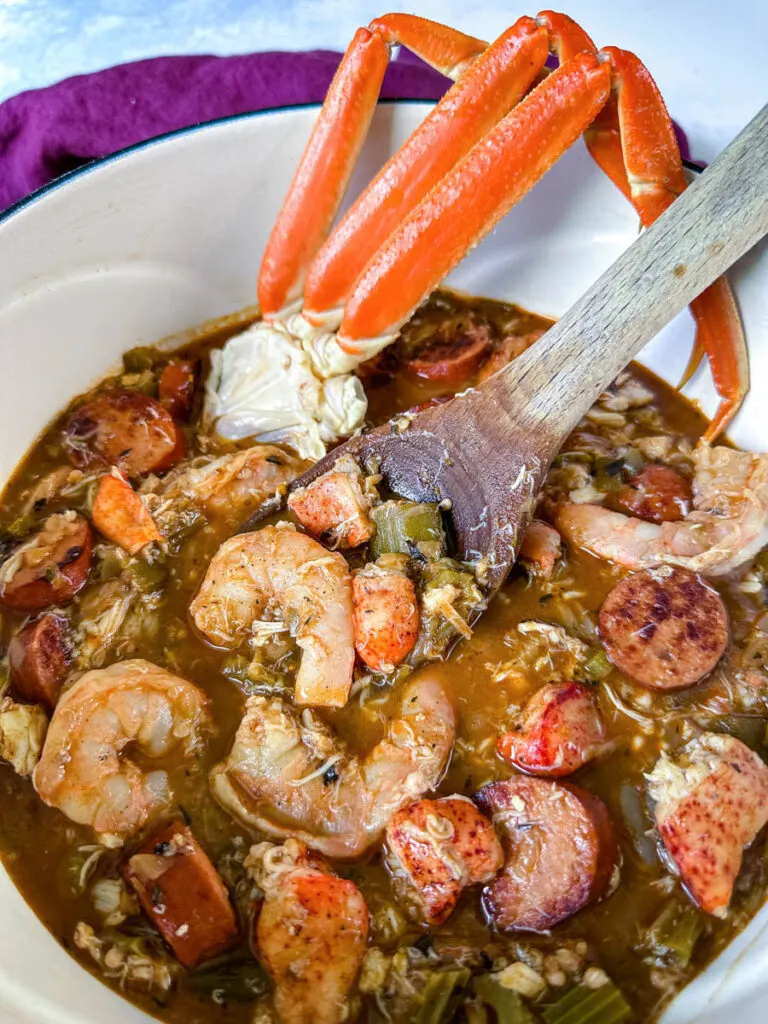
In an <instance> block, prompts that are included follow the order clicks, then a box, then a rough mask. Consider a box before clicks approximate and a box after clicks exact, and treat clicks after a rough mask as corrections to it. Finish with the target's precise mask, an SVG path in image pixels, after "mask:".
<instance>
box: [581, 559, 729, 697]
mask: <svg viewBox="0 0 768 1024" xmlns="http://www.w3.org/2000/svg"><path fill="white" fill-rule="evenodd" d="M728 636H729V631H728V612H727V611H726V608H725V604H724V603H723V599H722V598H721V597H720V595H719V594H718V593H717V591H716V590H714V589H713V588H712V587H710V586H709V584H708V583H705V582H704V580H703V579H701V577H700V576H697V575H696V574H695V573H692V572H689V571H688V569H677V568H675V569H673V568H671V567H670V566H661V567H660V568H658V569H646V570H644V571H642V572H635V573H632V575H630V576H627V577H625V579H623V580H622V581H621V582H620V583H617V584H616V586H615V587H614V588H613V590H612V591H611V592H610V594H609V595H608V597H607V598H606V599H605V603H604V604H603V607H602V608H601V609H600V637H601V639H602V641H603V644H604V646H605V650H606V653H607V654H608V657H609V658H610V659H611V661H612V662H613V663H614V665H616V667H617V668H619V669H620V670H621V671H622V672H624V673H626V675H628V676H629V677H630V678H631V679H634V680H635V681H636V682H638V683H642V685H643V686H648V687H650V688H651V689H653V690H678V689H680V688H681V687H684V686H692V685H693V683H697V682H698V681H699V680H700V679H703V678H704V676H706V675H709V673H710V672H711V671H712V669H713V668H714V667H715V665H717V663H718V661H719V660H720V658H721V657H722V655H723V653H724V651H725V649H726V647H727V646H728Z"/></svg>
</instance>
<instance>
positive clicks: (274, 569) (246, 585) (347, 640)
mask: <svg viewBox="0 0 768 1024" xmlns="http://www.w3.org/2000/svg"><path fill="white" fill-rule="evenodd" d="M189 610H190V614H191V616H192V621H193V622H194V624H195V626H196V627H197V628H198V629H199V630H200V632H201V633H203V634H205V636H206V637H207V638H208V639H209V640H210V641H211V643H213V644H215V645H216V646H218V647H238V646H240V645H241V644H242V643H243V642H244V641H245V640H246V639H247V638H248V637H249V636H251V635H252V633H253V626H254V623H258V622H259V621H260V620H261V619H262V617H264V616H268V617H269V618H275V617H276V616H279V617H280V618H281V619H285V621H286V622H287V623H288V624H289V625H290V627H291V632H292V633H293V635H294V636H295V637H296V642H297V643H298V645H299V647H300V648H301V649H302V651H303V656H302V659H301V664H300V666H299V671H298V673H297V675H296V701H297V703H299V704H319V705H322V706H324V707H343V706H344V704H346V702H347V697H348V695H349V688H350V686H351V684H352V668H353V665H354V660H355V639H354V633H353V629H352V584H351V577H350V572H349V566H348V565H347V562H346V560H345V559H344V557H343V556H342V555H340V554H337V553H334V552H332V551H326V549H325V548H324V547H323V546H322V545H321V544H318V542H317V541H316V540H313V539H312V538H311V537H307V536H305V535H304V534H303V533H297V532H296V530H292V529H290V528H285V527H277V526H265V527H264V528H263V529H262V530H259V531H257V532H256V533H243V534H240V535H239V536H237V537H231V538H230V539H229V540H228V541H225V542H224V543H223V544H222V545H221V547H220V548H219V550H218V551H217V553H216V555H215V556H214V558H213V561H212V562H211V564H210V566H209V567H208V572H207V573H206V576H205V579H204V580H203V584H202V586H201V587H200V590H199V591H198V594H197V596H196V597H195V599H194V601H193V602H192V604H191V605H190V608H189Z"/></svg>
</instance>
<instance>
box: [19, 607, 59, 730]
mask: <svg viewBox="0 0 768 1024" xmlns="http://www.w3.org/2000/svg"><path fill="white" fill-rule="evenodd" d="M69 658H70V644H69V638H68V636H67V623H66V620H65V619H64V618H62V616H61V615H54V614H53V613H52V612H48V613H47V614H46V615H43V616H41V617H40V618H39V619H36V620H35V621H34V622H29V623H28V624H27V625H26V626H24V628H23V629H21V630H19V632H18V633H17V634H16V636H14V638H13V639H12V640H11V642H10V644H9V646H8V665H9V668H10V677H11V686H12V687H13V689H14V690H15V692H16V693H17V694H18V696H19V697H21V699H22V700H25V701H29V703H30V704H40V705H42V707H44V708H45V709H46V711H48V712H52V711H53V709H54V708H55V707H56V701H57V700H58V699H59V693H60V692H61V684H62V683H63V682H64V680H65V679H66V677H67V672H68V670H69Z"/></svg>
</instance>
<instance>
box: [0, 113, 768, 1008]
mask: <svg viewBox="0 0 768 1024" xmlns="http://www.w3.org/2000/svg"><path fill="white" fill-rule="evenodd" d="M428 109H429V105H428V104H423V103H396V104H383V105H380V107H379V108H378V111H377V113H376V116H375V118H374V120H373V125H372V128H371V132H370V136H369V139H368V142H367V143H366V147H365V150H364V152H363V156H362V159H361V164H360V167H359V169H358V171H357V172H356V175H355V178H354V179H353V182H352V187H351V189H350V195H355V194H356V193H357V192H358V191H359V189H360V187H361V186H362V184H363V183H364V182H365V181H367V180H368V179H369V178H370V177H371V175H372V173H373V172H374V171H375V170H376V169H377V167H378V166H379V165H380V164H381V163H382V162H383V161H384V159H385V158H386V157H388V156H389V155H390V154H391V153H392V152H393V151H394V150H395V149H396V148H397V147H398V146H399V145H400V144H401V143H402V142H403V140H404V139H405V138H406V137H407V135H408V134H409V133H410V132H411V131H412V130H413V128H414V127H415V126H416V124H417V123H418V122H419V121H420V120H421V118H422V117H423V116H424V114H425V113H426V111H427V110H428ZM315 116H316V107H306V108H296V109H292V110H283V111H276V112H267V113H261V114H256V115H251V116H244V117H237V118H234V119H230V120H226V121H222V122H218V123H214V124H211V125H206V126H202V127H199V128H193V129H190V130H187V131H182V132H180V133H176V134H174V135H172V136H170V137H167V138H164V139H162V140H158V141H154V142H150V143H147V144H144V145H141V146H138V147H135V148H134V149H132V150H130V151H128V152H126V153H122V154H120V155H118V156H116V157H113V158H110V159H107V160H105V161H102V162H101V163H98V164H96V165H94V166H91V167H89V168H86V169H85V170H83V171H80V172H76V173H75V174H73V175H70V176H68V177H67V178H66V179H65V180H63V181H61V182H59V183H57V184H55V185H53V186H51V187H49V188H48V189H45V190H43V191H42V192H40V193H38V194H36V195H35V196H33V197H32V198H31V199H29V200H27V201H26V202H24V203H22V204H20V205H19V206H17V207H16V208H14V209H12V210H10V211H9V212H8V213H6V215H5V216H4V217H0V356H1V360H0V366H1V367H2V370H1V371H0V439H1V440H0V482H2V481H4V480H5V479H6V478H7V477H8V475H9V474H10V473H11V472H12V470H13V468H14V466H15V465H16V464H17V462H18V460H19V459H20V458H21V457H22V456H23V454H24V453H25V451H26V450H27V449H28V448H29V446H30V445H31V444H32V443H33V441H34V440H35V438H36V437H37V436H38V434H39V433H40V431H41V430H42V428H43V427H44V426H45V425H46V423H47V422H48V421H49V420H50V419H51V417H52V416H53V414H54V413H56V412H57V411H58V410H59V409H60V408H61V407H62V406H63V405H64V404H65V403H66V402H67V401H68V400H69V399H71V398H72V397H73V396H74V395H76V394H78V393H79V392H82V391H84V390H86V389H87V388H88V387H89V386H90V385H91V384H92V383H93V382H94V381H96V380H97V379H98V378H99V377H100V376H101V375H103V374H104V373H105V372H106V371H108V370H110V369H111V368H113V367H115V365H116V363H117V362H118V360H119V357H120V355H121V353H122V352H123V351H125V350H126V349H128V348H131V347H132V346H134V345H140V344H148V343H152V342H154V341H156V340H157V339H159V338H163V337H164V336H167V335H170V334H175V333H178V332H180V331H183V330H185V329H188V328H192V327H194V326H195V325H197V324H200V323H201V322H202V321H205V320H209V319H212V318H215V317H220V316H222V315H224V314H227V313H231V312H233V311H235V310H238V309H241V308H243V307H245V306H248V305H250V304H251V303H253V302H254V297H255V281H256V273H257V270H258V266H259V260H260V258H261V253H262V251H263V249H264V245H265V242H266V240H267V236H268V234H269V231H270V228H271V226H272V223H273V221H274V219H275V215H276V213H277V210H278V208H279V206H280V203H281V201H282V198H283V196H284V194H285V191H286V188H287V186H288V183H289V181H290V179H291V176H292V174H293V171H294V168H295V167H296V164H297V161H298V159H299V155H300V153H301V151H302V149H303V147H304V144H305V142H306V140H307V137H308V135H309V131H310V129H311V127H312V124H313V121H314V118H315ZM636 233H637V220H636V217H635V216H634V214H633V212H632V210H631V208H630V206H629V204H628V203H626V202H625V200H624V199H623V198H622V197H621V196H620V195H619V193H618V192H617V191H616V190H615V189H614V188H613V186H612V185H611V184H610V183H609V182H608V181H607V180H606V179H605V178H603V176H602V175H601V174H600V173H599V172H598V171H597V170H596V168H595V167H594V165H593V164H592V162H591V161H590V159H589V158H588V156H587V154H586V151H585V149H584V147H583V146H582V145H581V144H577V145H576V146H575V147H573V149H572V150H571V151H570V152H569V153H567V154H566V156H565V157H564V158H563V159H562V160H561V161H560V163H559V164H557V166H556V167H555V168H554V170H553V171H551V172H550V173H549V174H548V175H547V177H546V178H545V179H544V181H543V182H542V183H541V184H539V185H538V186H537V187H536V188H535V189H534V191H533V192H532V193H531V194H530V195H529V196H528V197H526V199H524V200H523V202H522V203H520V205H519V206H518V207H517V208H516V209H515V210H514V211H513V212H512V213H511V214H510V215H509V216H508V217H507V218H506V220H505V221H504V222H503V223H502V224H501V225H500V227H499V228H498V229H497V230H496V232H495V233H494V234H493V235H492V236H491V237H489V238H488V239H486V241H485V242H483V243H482V244H481V245H480V246H479V247H478V248H477V249H476V250H475V251H474V252H473V253H472V255H471V256H470V257H469V258H468V259H467V260H466V261H465V262H464V264H463V265H462V266H461V267H460V268H459V269H458V270H457V271H456V272H455V273H454V274H453V275H452V276H451V278H450V283H451V284H453V285H455V286H456V287H459V288H463V289H465V290H467V291H469V292H472V293H476V294H482V295H489V296H493V297H495V298H504V299H509V300H512V301H514V302H517V303H520V304H521V305H523V306H527V307H528V308H530V309H531V310H534V311H535V312H537V313H542V314H546V315H549V316H554V317H556V316H558V315H560V314H561V313H563V312H564V311H565V310H566V309H567V307H568V306H569V305H570V304H571V302H573V301H574V300H575V299H576V298H578V297H579V295H580V294H581V293H582V292H583V291H584V290H585V289H586V288H587V286H588V285H589V284H590V283H591V282H592V281H593V280H594V279H595V278H596V277H597V276H598V275H599V274H600V273H601V272H602V271H603V270H604V269H605V268H606V267H607V266H608V265H609V264H610V263H611V262H612V261H613V260H614V259H615V257H616V256H617V255H618V254H619V253H620V252H621V251H622V250H623V249H624V248H625V247H626V246H627V245H629V243H630V242H631V241H632V239H633V238H634V237H635V235H636ZM734 281H735V284H736V287H737V293H738V298H739V302H740V305H741V309H742V313H743V315H744V320H745V325H746V329H747V335H748V339H749V342H750V353H751V360H752V378H753V382H754V385H753V390H752V394H751V395H750V398H749V399H748V401H747V403H746V404H745V406H744V410H743V412H742V414H741V416H740V417H739V419H738V421H737V423H736V426H735V429H734V431H733V436H734V438H735V439H736V440H737V441H738V442H739V443H741V444H743V445H745V446H748V447H753V448H757V449H763V450H768V420H766V417H765V414H764V412H762V411H761V408H762V407H761V402H764V400H765V399H764V397H763V396H762V395H761V387H760V385H761V383H762V382H763V381H765V380H766V379H768V287H766V285H767V284H768V249H766V248H765V247H763V248H762V249H761V250H760V251H754V252H753V253H752V254H751V255H749V256H747V257H746V258H745V260H743V261H742V264H741V265H740V266H739V268H738V269H737V271H736V272H735V273H734ZM692 337H693V331H692V324H691V321H690V319H689V317H688V315H687V314H685V315H684V316H681V317H680V318H679V319H678V321H676V322H675V323H674V324H672V325H671V326H670V327H669V328H668V329H667V330H665V331H664V332H663V333H662V334H661V335H660V336H659V337H658V338H657V339H656V340H655V341H654V342H653V343H652V344H651V345H650V346H649V347H648V348H647V349H646V350H645V351H644V353H643V354H642V356H641V360H642V361H643V362H644V363H645V364H646V365H648V366H650V367H651V368H652V369H654V370H655V371H656V372H657V373H659V374H660V375H661V376H662V377H664V378H666V379H667V380H668V381H670V382H673V383H674V382H675V381H676V380H677V379H678V378H679V377H680V374H681V372H682V369H683V367H684V365H685V362H686V359H687V356H688V353H689V351H690V346H691V341H692ZM693 384H694V386H693V388H692V389H691V391H690V393H691V394H692V395H693V396H694V397H696V398H698V399H699V400H700V401H701V402H702V404H703V406H704V408H705V409H706V411H707V412H709V413H711V412H712V411H713V409H714V407H715V404H716V400H715V395H714V392H713V390H712V386H711V383H710V380H709V376H708V373H707V371H706V368H704V369H703V370H701V371H699V373H698V374H697V377H696V379H695V380H694V382H693ZM1 821H2V818H1V812H0V827H2V824H1ZM63 824H64V819H62V827H63ZM0 923H1V926H0V1021H2V1022H3V1024H104V1022H105V1021H109V1022H110V1024H139V1022H141V1021H144V1022H146V1021H148V1019H149V1018H147V1017H146V1016H145V1015H144V1014H143V1013H141V1012H140V1011H139V1010H137V1009H134V1008H133V1007H132V1006H130V1005H129V1004H128V1003H126V1002H124V1001H122V1000H121V999H120V998H119V997H118V996H116V995H114V994H113V993H112V992H111V991H110V990H108V989H107V988H106V987H104V986H102V985H101V984H100V983H99V982H98V981H96V980H95V979H93V978H92V977H90V976H89V975H88V974H87V973H86V972H85V971H83V970H82V969H81V968H80V967H79V966H78V965H77V964H76V963H75V962H74V961H73V960H72V959H70V957H69V956H68V955H67V953H65V952H64V950H63V949H62V948H61V947H60V946H59V945H58V944H57V943H56V942H55V941H54V939H53V938H52V937H51V936H50V935H49V934H48V932H47V931H46V930H45V928H44V927H43V925H42V924H40V922H39V921H38V920H37V919H36V917H35V916H34V914H33V913H32V912H31V911H30V910H29V909H28V908H27V906H26V904H25V903H24V901H23V900H22V898H21V896H20V895H19V894H18V893H17V891H16V889H15V888H14V886H13V884H12V882H11V881H10V879H9V878H8V877H7V875H6V874H5V873H4V872H3V871H2V870H0ZM767 925H768V910H766V911H764V912H763V913H762V914H760V915H758V918H757V919H756V920H755V921H753V923H752V925H751V926H750V927H749V928H748V929H747V930H746V932H744V933H743V934H742V935H741V936H740V937H739V938H738V939H737V940H736V942H734V943H733V944H732V945H731V947H730V948H729V949H728V950H727V951H726V952H725V953H724V954H723V955H722V956H721V957H720V958H719V960H718V961H717V962H716V963H715V964H713V966H712V967H711V968H710V969H709V970H708V971H707V972H706V974H705V975H704V976H702V977H701V978H700V979H698V980H697V981H696V982H695V984H693V985H692V986H690V987H689V988H688V989H686V990H685V992H684V993H683V995H682V996H681V997H679V998H678V999H677V1001H676V1002H675V1003H674V1005H673V1006H672V1007H671V1008H670V1009H669V1011H668V1012H667V1014H666V1016H665V1018H664V1022H665V1024H683V1022H689V1021H690V1022H692V1021H697V1022H701V1024H714V1022H722V1021H723V1020H725V1019H726V1017H727V1018H729V1019H734V1020H735V1019H738V1020H740V1021H741V1022H743V1024H758V1022H762V1021H764V1020H765V1019H766V1017H765V1013H766V1011H765V1006H766V1001H767V1000H768V939H765V938H764V933H765V932H766V926H767ZM627 938H628V941H629V938H630V936H629V934H628V936H627Z"/></svg>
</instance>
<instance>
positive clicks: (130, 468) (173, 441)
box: [65, 388, 185, 476]
mask: <svg viewBox="0 0 768 1024" xmlns="http://www.w3.org/2000/svg"><path fill="white" fill-rule="evenodd" d="M65 434H66V438H65V444H66V447H67V451H68V454H69V457H70V459H71V460H72V462H74V464H75V465H76V466H79V467H80V468H85V467H93V468H97V469H106V468H107V467H109V466H117V468H118V469H121V470H122V471H123V472H124V473H125V474H126V476H142V475H143V474H145V473H162V472H163V471H164V470H166V469H170V468H171V466H173V465H174V464H175V463H176V462H178V461H179V459H181V458H182V457H183V455H184V449H185V442H184V434H183V433H182V431H181V430H180V429H179V428H178V427H177V426H176V424H175V423H174V422H173V418H172V416H171V414H170V413H169V412H168V410H167V409H164V408H163V406H162V405H161V404H160V403H159V402H156V401H155V400H154V399H153V398H148V397H147V396H146V395H143V394H142V393H141V392H140V391H129V390H127V389H123V388H121V389H117V390H115V391H105V392H103V393H102V394H100V395H96V396H95V397H94V398H91V399H90V400H89V401H87V402H85V403H84V404H83V405H81V406H78V408H77V409H75V411H74V412H73V413H72V415H71V416H70V418H69V421H68V422H67V426H66V428H65Z"/></svg>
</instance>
